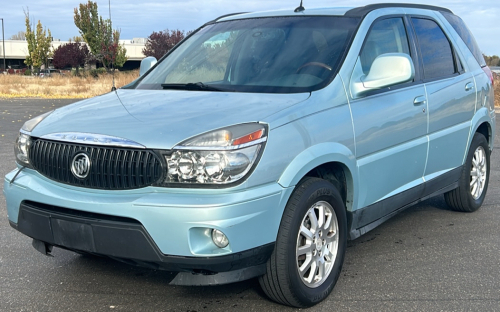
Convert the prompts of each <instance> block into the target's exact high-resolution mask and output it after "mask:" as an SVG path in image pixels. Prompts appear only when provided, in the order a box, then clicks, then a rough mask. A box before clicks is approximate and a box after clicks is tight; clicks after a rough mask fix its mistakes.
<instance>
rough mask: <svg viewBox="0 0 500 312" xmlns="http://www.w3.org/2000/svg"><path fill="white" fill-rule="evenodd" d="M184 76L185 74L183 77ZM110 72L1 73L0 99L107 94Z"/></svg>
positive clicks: (121, 76)
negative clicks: (93, 74)
mask: <svg viewBox="0 0 500 312" xmlns="http://www.w3.org/2000/svg"><path fill="white" fill-rule="evenodd" d="M137 77H139V71H138V70H134V71H129V72H117V73H116V75H115V85H116V87H117V88H120V87H122V86H124V85H126V84H128V83H130V82H132V81H133V80H134V79H136V78H137ZM184 78H185V77H184ZM112 79H113V78H112V75H109V74H103V75H101V76H99V78H93V77H85V78H83V77H73V76H60V75H54V76H52V77H49V78H37V77H31V76H19V75H1V74H0V98H15V97H40V98H52V99H64V98H71V99H77V98H78V99H81V98H90V97H93V96H96V95H100V94H103V93H107V92H109V91H110V90H111V85H112ZM495 106H496V107H500V76H498V75H497V77H496V79H495Z"/></svg>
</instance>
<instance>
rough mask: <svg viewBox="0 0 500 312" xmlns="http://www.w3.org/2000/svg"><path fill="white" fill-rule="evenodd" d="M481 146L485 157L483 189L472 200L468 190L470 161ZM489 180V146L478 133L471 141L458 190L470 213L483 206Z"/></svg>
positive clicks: (469, 189)
mask: <svg viewBox="0 0 500 312" xmlns="http://www.w3.org/2000/svg"><path fill="white" fill-rule="evenodd" d="M479 146H482V147H483V149H484V153H485V157H486V181H485V185H484V189H483V193H482V194H481V196H479V198H478V199H474V198H473V197H472V194H471V188H470V172H471V169H472V159H473V158H474V153H475V152H476V149H477V148H478V147H479ZM489 178H490V153H489V146H488V141H486V138H485V137H484V135H482V134H480V133H476V134H475V135H474V137H473V139H472V142H471V145H470V148H469V152H468V154H467V160H466V162H465V166H464V171H463V173H462V178H461V180H460V188H461V189H462V192H461V193H462V194H463V196H464V197H466V198H463V199H465V200H466V202H467V204H468V207H470V208H471V209H470V210H471V211H475V210H477V209H479V207H481V205H482V204H483V201H484V198H485V196H486V191H487V190H488V184H489Z"/></svg>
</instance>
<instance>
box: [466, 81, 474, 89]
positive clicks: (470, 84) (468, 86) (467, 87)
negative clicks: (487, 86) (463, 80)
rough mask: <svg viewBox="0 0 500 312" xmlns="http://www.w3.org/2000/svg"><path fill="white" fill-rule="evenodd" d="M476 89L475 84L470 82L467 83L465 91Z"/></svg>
mask: <svg viewBox="0 0 500 312" xmlns="http://www.w3.org/2000/svg"><path fill="white" fill-rule="evenodd" d="M472 89H474V84H473V83H472V82H469V83H467V84H466V85H465V91H470V90H472Z"/></svg>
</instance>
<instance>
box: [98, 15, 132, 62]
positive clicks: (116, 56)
mask: <svg viewBox="0 0 500 312" xmlns="http://www.w3.org/2000/svg"><path fill="white" fill-rule="evenodd" d="M101 29H102V42H101V55H102V59H101V62H102V63H103V66H104V67H105V68H107V69H109V68H116V67H122V66H123V64H125V62H126V61H127V56H126V53H127V50H126V49H125V47H124V46H123V45H121V44H120V31H119V30H116V29H115V30H112V28H111V23H103V24H102V25H101Z"/></svg>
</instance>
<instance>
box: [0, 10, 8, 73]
mask: <svg viewBox="0 0 500 312" xmlns="http://www.w3.org/2000/svg"><path fill="white" fill-rule="evenodd" d="M0 19H1V20H2V42H3V53H2V54H3V70H4V71H6V70H7V67H6V66H5V32H4V30H3V18H0Z"/></svg>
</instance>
